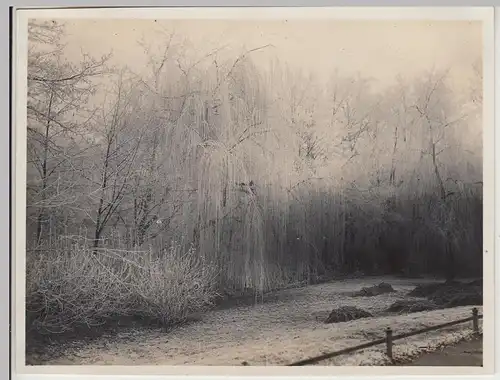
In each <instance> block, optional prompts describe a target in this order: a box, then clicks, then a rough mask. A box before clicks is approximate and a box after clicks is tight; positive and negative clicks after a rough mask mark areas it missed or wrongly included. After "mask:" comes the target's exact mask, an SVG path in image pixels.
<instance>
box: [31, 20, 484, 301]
mask: <svg viewBox="0 0 500 380" xmlns="http://www.w3.org/2000/svg"><path fill="white" fill-rule="evenodd" d="M63 35H64V29H63V26H62V25H60V24H57V23H53V22H32V23H30V30H29V38H30V41H29V42H30V48H29V65H28V99H29V100H28V184H27V189H28V199H27V211H28V220H27V241H28V246H29V251H28V256H32V257H37V258H39V257H40V256H44V255H47V257H48V256H51V255H56V256H57V257H60V256H61V255H66V254H67V253H68V251H71V250H73V249H75V248H74V247H75V245H78V246H79V247H87V249H88V252H89V254H93V255H94V256H97V257H99V255H102V254H105V253H106V252H108V253H109V252H111V251H113V252H115V253H116V252H122V251H127V252H132V251H133V252H140V251H143V250H150V251H151V250H153V251H157V252H162V249H163V247H166V246H170V245H171V244H172V242H173V241H174V242H175V244H178V245H180V246H181V247H184V248H183V249H184V250H186V251H187V250H188V248H189V247H192V249H193V250H194V251H193V252H195V254H196V255H197V257H198V258H199V259H201V260H203V262H206V263H211V264H213V265H214V266H215V267H216V268H217V281H218V283H219V285H220V286H221V287H223V288H233V289H240V290H241V289H245V288H250V289H255V290H258V291H263V290H266V289H270V288H276V287H280V286H284V285H285V284H287V283H289V282H294V281H303V280H305V281H310V282H311V281H315V280H316V279H317V278H319V277H320V276H322V275H325V274H328V273H332V272H352V271H356V270H362V271H364V272H367V273H382V272H391V273H395V272H403V271H404V272H413V271H416V272H421V273H424V272H426V273H432V272H434V273H443V271H444V270H445V269H446V268H447V269H448V270H449V271H448V273H447V275H448V277H450V278H451V277H453V276H454V275H456V273H463V274H471V273H472V272H476V273H479V272H480V271H481V267H482V260H481V257H482V187H481V186H482V183H481V178H482V154H481V131H480V130H481V109H482V99H481V97H480V96H479V94H481V92H482V90H481V81H482V74H481V71H480V70H479V67H480V66H479V65H478V66H477V67H476V70H475V71H474V70H471V73H475V76H472V77H471V80H472V82H471V89H470V92H469V93H467V94H466V95H465V96H462V97H459V96H457V93H456V92H454V91H453V89H452V87H451V85H450V83H449V81H448V78H449V76H448V75H447V72H443V71H432V72H423V73H422V74H421V76H419V77H418V78H410V79H406V80H405V79H403V78H398V79H397V80H396V82H395V84H393V85H392V86H390V87H388V88H386V89H384V90H380V91H374V90H373V89H372V86H371V83H370V81H368V80H365V79H364V78H362V77H348V76H342V75H341V74H339V73H335V74H334V75H332V77H331V79H330V81H328V82H327V83H322V82H320V81H318V80H316V79H315V78H314V77H313V76H311V75H307V74H303V73H300V72H296V71H294V70H292V69H290V68H288V67H287V66H286V64H282V63H280V62H279V61H278V60H274V61H272V62H271V63H270V65H269V68H268V69H267V70H265V69H263V68H261V67H260V66H257V65H256V64H254V61H253V59H252V57H253V56H254V55H257V54H260V53H261V52H262V51H264V50H267V49H272V47H271V46H261V47H255V48H253V49H251V50H247V51H244V52H243V53H242V54H239V55H236V56H234V57H231V55H230V54H229V55H228V52H227V51H224V50H223V49H219V50H213V51H210V52H208V53H207V54H205V55H200V56H198V57H192V56H188V55H187V53H185V51H184V49H183V45H182V42H181V40H180V39H178V38H177V37H176V36H175V35H174V34H172V35H163V37H162V39H161V40H160V41H161V42H160V43H159V44H158V45H157V46H153V45H151V46H147V45H145V44H144V52H145V57H146V58H147V61H148V64H147V70H145V71H143V72H140V73H134V72H132V71H131V70H130V69H128V68H126V67H123V68H117V67H109V62H110V61H109V58H110V57H109V56H105V57H102V58H99V59H96V58H95V57H90V56H87V55H84V56H82V59H81V61H79V62H76V63H75V62H73V61H68V60H66V58H65V54H64V45H63V44H62V43H61V41H62V37H63ZM155 48H156V49H157V50H155ZM158 254H160V253H158ZM51 257H52V256H51ZM96 265H97V264H96Z"/></svg>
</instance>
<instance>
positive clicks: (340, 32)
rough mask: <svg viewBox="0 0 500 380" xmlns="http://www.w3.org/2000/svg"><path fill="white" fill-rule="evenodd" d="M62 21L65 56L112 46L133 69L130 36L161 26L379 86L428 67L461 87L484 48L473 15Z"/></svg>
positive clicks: (199, 50)
mask: <svg viewBox="0 0 500 380" xmlns="http://www.w3.org/2000/svg"><path fill="white" fill-rule="evenodd" d="M66 24H67V32H68V33H69V36H68V39H67V42H68V54H70V56H75V55H77V54H79V53H80V51H84V52H87V53H91V54H98V55H99V54H104V53H106V52H109V51H110V50H113V52H114V61H115V62H116V63H126V64H127V65H129V66H130V67H132V68H135V69H138V68H140V67H141V66H143V65H144V61H143V60H142V58H140V57H141V55H140V53H141V48H140V47H139V46H138V45H137V43H136V41H138V40H139V39H140V38H141V37H144V39H145V40H146V41H148V42H153V41H154V43H155V44H158V43H161V40H160V37H159V35H158V34H157V32H156V31H157V30H159V29H164V30H167V31H175V33H176V35H177V36H178V37H179V38H182V37H185V38H186V39H188V40H189V41H191V42H192V47H191V48H192V50H193V51H195V52H196V54H199V55H203V54H204V53H206V52H208V51H211V50H213V49H214V48H217V47H220V46H228V49H227V50H226V51H231V52H234V54H235V55H237V54H238V53H239V52H241V51H243V49H245V48H246V49H251V48H254V47H258V46H262V45H266V44H272V45H273V48H271V49H266V50H265V51H264V50H263V51H259V52H258V53H256V54H254V55H253V58H254V59H255V60H256V61H257V62H260V63H262V64H264V65H265V64H266V63H267V62H269V60H270V58H273V57H278V58H279V60H280V61H281V62H282V63H284V62H286V63H287V64H289V65H290V66H292V67H297V68H300V69H303V70H304V71H310V72H312V73H314V74H316V75H317V76H319V77H320V78H325V79H327V78H328V76H330V75H331V74H332V73H333V72H334V70H335V69H336V68H338V69H339V70H340V71H341V72H345V73H356V72H360V73H361V74H362V75H363V76H369V77H373V78H375V79H377V80H378V82H379V84H380V85H382V86H383V85H384V84H385V83H389V82H388V81H392V80H393V79H394V78H395V76H396V75H397V74H398V73H401V74H402V75H404V76H406V75H415V74H418V73H419V72H421V70H425V69H432V68H433V67H434V68H451V77H452V78H453V81H454V82H455V83H457V84H465V85H467V83H468V80H469V75H470V73H471V66H472V64H473V63H474V62H475V61H477V60H478V59H480V58H481V54H482V48H483V46H482V25H481V23H480V22H478V21H412V20H404V21H364V20H352V21H348V20H346V21H344V20H325V19H322V20H310V19H309V20H296V19H293V20H288V21H286V20H283V21H277V20H262V21H260V20H172V21H165V20H144V19H142V20H141V19H135V20H132V19H130V20H127V19H114V20H112V19H104V20H103V19H95V20H78V19H76V20H75V19H69V20H66Z"/></svg>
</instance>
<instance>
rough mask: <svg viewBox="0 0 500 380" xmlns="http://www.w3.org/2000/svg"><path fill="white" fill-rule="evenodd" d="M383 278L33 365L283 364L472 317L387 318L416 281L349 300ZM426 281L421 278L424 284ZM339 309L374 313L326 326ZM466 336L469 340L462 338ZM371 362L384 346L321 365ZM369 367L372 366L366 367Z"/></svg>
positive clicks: (297, 294)
mask: <svg viewBox="0 0 500 380" xmlns="http://www.w3.org/2000/svg"><path fill="white" fill-rule="evenodd" d="M380 281H381V279H380V278H378V279H362V280H346V281H339V282H335V283H328V284H322V285H315V286H309V287H307V288H302V289H290V290H286V291H280V292H279V294H277V295H276V300H275V301H274V302H270V303H265V304H260V305H255V306H241V307H236V308H233V309H227V310H218V311H213V312H209V313H207V314H205V315H203V316H202V319H201V320H200V321H198V322H195V323H192V324H190V325H186V326H182V327H179V328H177V329H175V330H173V331H171V332H169V333H164V332H162V331H160V330H158V329H149V330H145V329H130V330H125V331H122V332H120V333H119V334H117V335H116V336H109V337H103V338H102V339H99V340H97V341H94V342H92V343H90V344H85V345H83V346H82V345H80V344H75V345H71V344H68V345H65V347H64V355H62V356H59V357H38V358H37V357H31V358H28V360H27V361H28V364H35V365H36V364H50V365H130V364H132V365H152V364H154V365H236V366H238V365H241V364H242V362H243V361H246V362H248V363H250V365H254V366H255V365H284V364H287V363H290V362H294V361H297V360H301V359H304V358H307V357H312V356H317V355H321V354H323V353H325V352H331V351H332V350H339V349H343V348H346V347H350V346H354V345H357V344H360V343H363V342H366V341H367V340H373V339H379V338H382V337H383V336H385V333H384V331H385V328H386V327H388V326H391V327H392V328H393V329H395V330H396V331H398V332H401V333H403V332H406V331H411V330H415V329H419V328H423V327H426V326H430V325H434V324H437V323H442V322H446V321H451V320H455V319H459V318H464V317H466V316H469V315H470V313H471V307H458V308H454V309H448V310H434V311H431V312H423V313H412V314H410V315H387V313H385V310H386V309H387V307H388V306H389V305H391V304H392V303H393V302H395V301H397V300H401V299H407V296H406V293H407V292H408V291H409V290H411V289H412V288H413V287H414V286H415V285H416V284H415V281H409V280H401V279H394V278H392V279H389V278H385V279H384V281H387V282H389V283H391V284H392V285H393V287H394V289H395V290H396V292H394V293H387V294H384V295H380V296H377V297H355V298H353V297H351V296H350V294H349V293H350V292H352V291H357V290H359V289H361V287H362V286H369V285H374V284H377V283H379V282H380ZM419 282H421V281H419ZM339 306H356V307H360V308H362V309H364V310H366V311H368V312H370V313H372V314H373V315H374V318H365V319H361V320H356V321H350V322H345V323H337V324H331V325H327V324H324V323H323V320H324V318H326V316H327V315H328V313H329V312H330V311H331V310H332V308H335V307H339ZM463 329H464V327H462V326H459V327H456V328H451V329H446V330H443V331H440V332H439V334H424V335H422V336H417V337H415V338H414V339H413V340H412V339H409V340H408V341H407V342H406V343H405V345H404V346H401V347H400V348H399V351H401V352H403V353H408V352H410V353H411V352H413V351H418V350H419V348H418V347H421V346H422V345H429V344H430V345H431V346H434V345H436V346H438V345H441V344H448V345H449V344H453V343H455V342H456V341H458V340H460V339H462V338H463V337H464V336H465V335H467V334H468V331H467V330H463ZM464 334H465V335H464ZM415 353H417V352H415ZM368 359H370V364H369V365H372V364H374V363H372V361H373V360H375V359H376V361H377V363H375V364H378V365H380V364H383V363H385V361H386V359H385V356H384V353H383V350H382V349H380V348H376V349H374V351H373V352H372V351H367V352H364V353H363V352H361V353H359V355H354V356H345V357H341V358H339V359H338V360H335V361H333V362H332V363H322V365H363V363H365V362H366V360H368ZM366 363H368V362H366Z"/></svg>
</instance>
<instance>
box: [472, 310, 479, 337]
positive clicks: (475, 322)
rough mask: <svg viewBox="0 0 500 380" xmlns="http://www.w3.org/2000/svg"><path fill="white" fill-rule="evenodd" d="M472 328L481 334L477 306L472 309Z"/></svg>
mask: <svg viewBox="0 0 500 380" xmlns="http://www.w3.org/2000/svg"><path fill="white" fill-rule="evenodd" d="M472 328H473V329H474V333H475V334H479V318H478V311H477V307H475V308H473V309H472Z"/></svg>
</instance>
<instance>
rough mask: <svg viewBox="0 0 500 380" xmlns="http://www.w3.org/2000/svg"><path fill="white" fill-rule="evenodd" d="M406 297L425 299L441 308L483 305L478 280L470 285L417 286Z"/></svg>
mask: <svg viewBox="0 0 500 380" xmlns="http://www.w3.org/2000/svg"><path fill="white" fill-rule="evenodd" d="M408 295H409V296H413V297H425V298H427V299H428V300H430V301H432V302H433V303H434V304H436V305H439V306H443V307H456V306H468V305H482V304H483V291H482V282H481V281H480V280H477V281H473V282H470V283H463V282H458V281H449V282H443V283H435V284H426V285H419V286H417V287H416V288H415V289H413V290H412V291H411V292H409V293H408Z"/></svg>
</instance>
